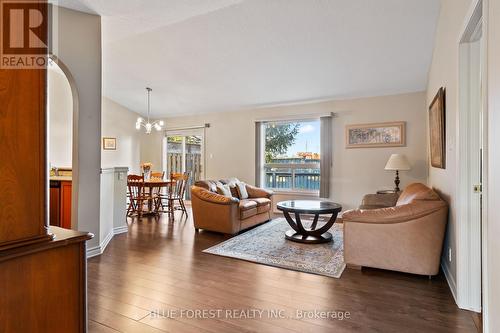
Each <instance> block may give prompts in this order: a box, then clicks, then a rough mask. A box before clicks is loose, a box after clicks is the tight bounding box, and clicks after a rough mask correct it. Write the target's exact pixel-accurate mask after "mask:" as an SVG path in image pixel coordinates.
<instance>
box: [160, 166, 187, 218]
mask: <svg viewBox="0 0 500 333" xmlns="http://www.w3.org/2000/svg"><path fill="white" fill-rule="evenodd" d="M189 175H190V172H189V171H188V172H184V173H175V172H171V173H170V180H171V181H172V183H171V184H170V186H168V191H167V194H166V196H163V199H165V200H166V201H167V209H168V210H167V212H168V214H169V215H170V217H171V218H173V216H174V211H175V210H181V211H182V213H183V214H186V216H188V212H187V209H186V206H185V204H184V194H185V193H186V185H187V183H188V180H189ZM176 202H178V203H179V204H178V205H175V203H176ZM163 206H164V205H163V204H162V207H163Z"/></svg>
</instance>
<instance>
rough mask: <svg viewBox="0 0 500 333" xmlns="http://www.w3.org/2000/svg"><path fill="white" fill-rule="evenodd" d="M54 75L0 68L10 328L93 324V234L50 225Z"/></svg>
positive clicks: (2, 319)
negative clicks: (49, 98)
mask: <svg viewBox="0 0 500 333" xmlns="http://www.w3.org/2000/svg"><path fill="white" fill-rule="evenodd" d="M4 3H5V0H0V5H3V4H4ZM35 6H39V8H40V9H41V10H44V9H46V6H47V4H46V3H39V4H35ZM44 22H46V21H44ZM40 30H41V31H42V33H45V34H46V33H47V26H46V24H45V25H42V27H41V28H40ZM45 37H46V36H45ZM46 82H47V73H46V69H0V142H1V144H0V156H1V158H0V188H1V189H0V332H2V333H11V332H12V333H20V332H40V333H42V332H65V333H69V332H85V331H86V274H87V272H86V245H85V244H86V241H87V240H88V239H90V238H91V237H92V235H91V234H89V233H85V232H77V231H72V230H65V229H61V228H58V227H52V228H49V223H48V216H49V213H48V200H47V193H48V187H49V183H48V165H47V161H46V155H47V152H46V146H47V145H46V137H47V133H46V131H47V110H46V109H47V107H46V95H47V86H46Z"/></svg>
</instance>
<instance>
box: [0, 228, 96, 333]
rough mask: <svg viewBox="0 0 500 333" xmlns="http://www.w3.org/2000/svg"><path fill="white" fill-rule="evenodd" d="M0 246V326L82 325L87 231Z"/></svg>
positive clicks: (67, 328)
mask: <svg viewBox="0 0 500 333" xmlns="http://www.w3.org/2000/svg"><path fill="white" fill-rule="evenodd" d="M50 231H51V233H52V234H54V235H55V237H54V239H53V240H51V241H48V242H44V243H43V244H42V243H35V244H31V245H28V246H23V247H20V248H11V249H9V250H6V251H0V290H1V296H0V309H1V311H0V332H2V333H10V332H12V333H19V332H61V333H63V332H64V333H67V332H85V331H86V314H85V310H86V282H85V281H86V275H87V271H86V267H87V260H86V256H85V253H86V246H85V241H86V240H87V239H90V235H89V234H88V233H85V232H79V231H73V230H67V229H62V228H58V227H50Z"/></svg>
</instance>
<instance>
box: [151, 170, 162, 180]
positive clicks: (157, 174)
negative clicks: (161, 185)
mask: <svg viewBox="0 0 500 333" xmlns="http://www.w3.org/2000/svg"><path fill="white" fill-rule="evenodd" d="M151 178H154V179H163V178H165V171H163V172H151Z"/></svg>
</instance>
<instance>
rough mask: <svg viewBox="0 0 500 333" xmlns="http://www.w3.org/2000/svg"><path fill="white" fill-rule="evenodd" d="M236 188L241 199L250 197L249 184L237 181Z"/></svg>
mask: <svg viewBox="0 0 500 333" xmlns="http://www.w3.org/2000/svg"><path fill="white" fill-rule="evenodd" d="M236 189H237V190H238V196H239V197H240V199H248V192H247V186H246V184H245V183H243V182H237V183H236Z"/></svg>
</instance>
